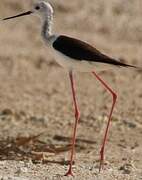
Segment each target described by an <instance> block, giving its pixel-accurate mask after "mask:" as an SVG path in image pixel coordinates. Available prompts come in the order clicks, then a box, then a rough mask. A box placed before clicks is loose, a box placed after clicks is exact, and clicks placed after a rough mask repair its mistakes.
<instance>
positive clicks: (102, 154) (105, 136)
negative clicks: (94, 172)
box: [92, 71, 117, 172]
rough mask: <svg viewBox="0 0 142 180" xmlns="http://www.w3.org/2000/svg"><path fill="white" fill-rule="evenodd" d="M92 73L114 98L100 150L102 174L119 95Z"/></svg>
mask: <svg viewBox="0 0 142 180" xmlns="http://www.w3.org/2000/svg"><path fill="white" fill-rule="evenodd" d="M92 73H93V74H94V75H95V76H96V78H97V79H98V80H99V81H100V82H101V83H102V84H103V86H104V87H105V88H106V89H107V90H108V91H109V92H110V93H111V95H112V98H113V102H112V106H111V110H110V113H109V116H108V123H107V127H106V130H105V135H104V138H103V143H102V147H101V150H100V167H99V172H100V171H101V169H102V168H103V165H104V150H105V145H106V141H107V136H108V130H109V126H110V121H111V117H112V113H113V109H114V106H115V103H116V99H117V95H116V93H115V92H114V91H113V90H112V89H111V88H110V87H109V86H108V85H107V84H106V83H105V82H104V81H103V80H102V79H101V78H100V77H99V76H98V75H97V74H96V73H95V72H94V71H93V72H92Z"/></svg>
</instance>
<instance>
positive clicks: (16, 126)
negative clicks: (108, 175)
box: [0, 0, 142, 174]
mask: <svg viewBox="0 0 142 180" xmlns="http://www.w3.org/2000/svg"><path fill="white" fill-rule="evenodd" d="M33 2H34V1H32V0H28V1H25V0H20V1H19V0H12V1H10V0H4V1H1V2H0V17H1V18H4V17H8V16H12V15H15V14H18V13H21V12H25V11H28V10H30V9H31V7H32V4H33ZM49 2H51V4H52V5H53V7H54V10H55V14H54V28H53V31H54V32H56V33H59V34H66V35H69V36H73V37H76V38H80V39H82V40H84V41H86V42H89V43H90V44H92V45H93V46H95V47H96V48H97V49H99V50H101V51H102V52H104V53H107V54H108V55H110V56H112V57H115V58H117V59H121V60H123V61H124V62H126V63H128V64H132V65H136V66H139V67H142V60H141V58H142V45H141V44H142V10H141V7H142V1H140V0H135V1H134V0H119V1H118V0H107V1H105V0H99V1H97V0H87V1H86V0H72V1H65V0H52V1H49ZM40 31H41V23H40V19H39V18H38V17H35V16H26V17H21V18H17V19H15V20H11V21H10V20H9V21H6V22H1V23H0V139H2V142H3V141H4V139H5V138H7V137H11V138H16V137H18V136H19V135H22V136H30V135H36V134H38V133H40V132H43V135H42V137H41V139H42V140H43V139H44V141H45V142H46V144H57V145H64V144H68V143H69V140H70V135H71V130H72V128H71V127H72V123H73V122H74V117H73V109H72V97H71V94H70V93H71V91H70V83H69V80H68V73H67V72H66V71H64V70H63V69H62V68H61V67H59V66H58V65H57V64H56V62H55V61H54V59H53V56H52V54H51V53H50V50H49V49H48V48H47V47H46V46H45V45H44V43H43V42H42V38H41V36H40ZM96 71H97V69H96ZM98 73H99V75H100V76H102V78H104V79H105V80H106V82H108V84H110V86H111V87H112V88H113V89H114V90H115V91H116V92H117V94H118V102H117V106H116V108H115V110H114V114H113V119H112V127H111V130H110V138H109V142H108V143H109V148H107V160H108V161H109V162H111V163H113V165H116V166H117V165H118V164H119V165H120V166H119V168H120V167H121V166H122V165H125V163H130V165H131V162H133V163H134V164H133V165H134V166H135V167H136V168H140V167H141V166H142V164H141V160H142V159H140V157H142V152H141V148H142V145H141V133H142V129H141V128H142V119H141V117H142V83H141V82H142V72H141V71H135V70H126V69H122V70H119V69H114V71H112V70H108V71H105V72H98ZM75 76H76V83H77V94H78V101H79V105H80V110H81V120H80V125H79V130H78V138H81V141H78V143H80V144H81V145H82V144H83V148H84V149H81V148H79V147H80V146H79V147H78V154H79V153H81V154H87V153H88V154H89V153H90V154H89V155H88V156H89V158H88V159H87V160H86V161H87V162H92V159H93V161H94V160H96V159H98V155H99V153H98V152H99V148H100V143H101V141H102V137H103V132H104V129H105V127H106V122H107V114H108V111H109V108H110V105H111V97H110V95H109V94H108V92H106V91H105V90H104V89H103V88H102V86H101V85H100V84H99V82H97V81H96V79H95V78H94V77H93V76H92V75H91V74H88V73H76V74H75ZM63 131H64V133H63ZM63 134H64V136H63ZM3 137H4V138H3ZM56 137H60V138H59V139H60V140H59V139H58V138H56ZM64 138H65V139H64ZM84 139H87V140H92V141H93V142H94V143H92V144H88V143H86V141H84ZM112 152H115V153H113V154H112ZM1 154H2V155H1V158H2V157H5V159H7V160H9V158H7V157H8V156H7V155H6V154H5V153H1ZM88 156H87V155H86V157H88ZM16 157H17V156H16ZM16 157H15V158H16ZM61 157H62V158H63V157H64V154H61ZM91 158H92V159H91ZM122 159H124V160H122ZM121 160H122V161H121ZM78 161H79V160H78ZM79 163H80V162H79ZM82 163H83V162H82ZM136 168H135V170H134V171H132V170H131V168H130V172H134V173H136ZM132 169H133V166H132ZM122 170H123V169H122ZM136 174H138V172H137V173H136Z"/></svg>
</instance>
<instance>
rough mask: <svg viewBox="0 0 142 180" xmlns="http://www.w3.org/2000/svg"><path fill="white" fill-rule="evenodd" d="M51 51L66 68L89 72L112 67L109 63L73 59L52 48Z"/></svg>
mask: <svg viewBox="0 0 142 180" xmlns="http://www.w3.org/2000/svg"><path fill="white" fill-rule="evenodd" d="M52 52H53V55H54V58H55V60H56V61H57V63H58V64H59V65H61V66H62V67H64V68H65V69H68V70H75V71H80V72H91V71H93V70H96V69H97V70H100V71H103V70H107V69H111V68H114V66H113V65H109V64H105V63H99V62H92V61H84V60H82V61H80V60H75V59H72V58H69V57H68V56H65V55H63V54H62V53H60V52H58V51H56V50H54V49H52Z"/></svg>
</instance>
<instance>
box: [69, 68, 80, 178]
mask: <svg viewBox="0 0 142 180" xmlns="http://www.w3.org/2000/svg"><path fill="white" fill-rule="evenodd" d="M69 77H70V81H71V89H72V95H73V103H74V111H75V125H74V128H73V137H72V143H71V145H72V146H71V157H70V164H69V169H68V171H67V173H66V174H65V175H66V176H68V175H71V176H73V173H72V164H73V158H74V151H75V140H76V133H77V125H78V121H79V119H80V112H79V108H78V105H77V99H76V93H75V82H74V78H73V72H72V71H70V72H69Z"/></svg>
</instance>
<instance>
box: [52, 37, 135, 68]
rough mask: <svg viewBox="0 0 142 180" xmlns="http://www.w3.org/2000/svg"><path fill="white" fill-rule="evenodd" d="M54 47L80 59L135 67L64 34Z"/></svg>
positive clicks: (55, 42)
mask: <svg viewBox="0 0 142 180" xmlns="http://www.w3.org/2000/svg"><path fill="white" fill-rule="evenodd" d="M53 47H54V48H55V49H56V50H57V51H59V52H60V53H62V54H64V55H66V56H68V57H70V58H74V59H76V60H80V61H81V60H87V61H90V62H99V63H107V64H112V65H118V66H125V67H127V66H130V67H134V66H131V65H128V64H125V63H122V62H120V61H117V60H115V59H113V58H110V57H108V56H106V55H104V54H102V53H101V52H100V51H98V50H97V49H96V48H94V47H93V46H91V45H89V44H87V43H86V42H83V41H80V40H78V39H74V38H71V37H67V36H64V35H61V36H59V37H58V38H57V39H56V40H55V41H54V42H53Z"/></svg>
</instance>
